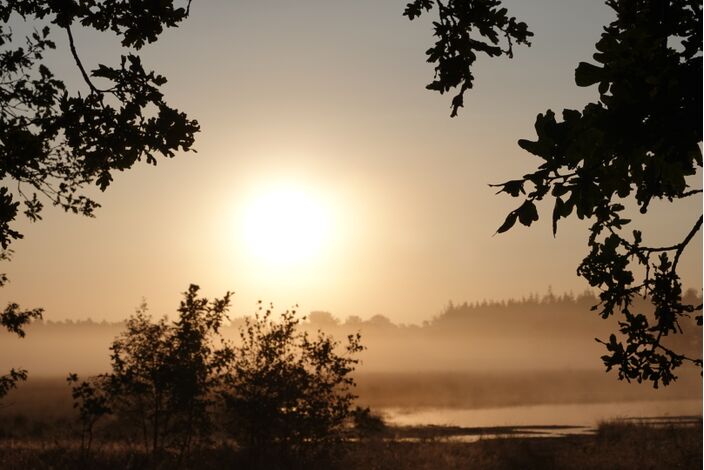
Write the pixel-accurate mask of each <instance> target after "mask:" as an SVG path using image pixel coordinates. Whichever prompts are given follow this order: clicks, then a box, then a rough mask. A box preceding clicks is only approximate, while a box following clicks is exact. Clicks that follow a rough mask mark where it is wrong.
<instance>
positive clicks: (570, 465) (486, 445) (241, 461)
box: [0, 421, 702, 470]
mask: <svg viewBox="0 0 704 470" xmlns="http://www.w3.org/2000/svg"><path fill="white" fill-rule="evenodd" d="M440 434H441V433H438V434H437V435H433V433H432V432H428V433H426V434H425V436H424V438H422V439H415V440H407V441H403V440H398V439H384V438H375V439H362V440H359V441H355V442H347V443H344V444H342V445H341V446H340V449H338V451H337V452H336V455H335V456H334V457H331V458H327V459H316V460H307V461H306V460H303V459H301V460H297V461H288V462H282V461H272V459H271V456H259V458H252V456H249V455H243V453H242V452H240V451H239V450H238V449H237V447H236V446H234V445H230V444H227V443H225V442H222V443H220V444H217V445H213V446H211V447H208V448H206V449H200V450H198V451H196V452H194V453H193V454H192V455H190V456H189V457H188V458H185V459H181V460H180V459H179V458H178V457H177V456H176V455H175V454H165V455H163V456H161V457H160V458H159V459H158V460H156V461H155V460H151V459H150V458H149V457H148V456H146V455H145V454H144V453H142V452H140V451H139V450H138V449H136V448H130V447H129V446H126V445H123V444H117V443H102V444H100V445H98V446H96V448H95V450H94V451H93V452H92V453H91V455H90V456H87V457H86V456H82V455H81V453H80V450H79V448H78V443H77V442H76V441H70V440H51V439H46V438H44V439H36V438H26V439H20V440H18V439H3V440H1V441H0V468H3V469H8V470H15V469H16V470H24V469H47V470H48V469H56V470H58V469H80V468H90V469H93V468H95V469H106V470H110V469H115V470H117V469H138V468H154V469H174V468H183V469H194V470H195V469H199V470H200V469H220V468H233V469H237V468H243V469H246V468H262V469H265V468H266V469H274V470H275V469H277V468H315V469H325V468H330V469H350V470H357V469H358V470H375V469H376V470H385V469H389V470H399V469H409V470H413V469H418V470H436V469H492V470H493V469H497V470H499V469H536V470H538V469H541V470H542V469H544V470H550V469H595V470H596V469H638V470H646V469H696V468H701V466H702V428H701V421H699V423H698V425H693V426H692V425H688V426H682V425H672V424H668V425H664V426H663V425H654V424H652V423H638V422H610V423H605V424H602V425H601V426H600V427H599V428H598V430H597V432H596V433H594V434H589V435H576V436H567V437H558V438H526V437H521V438H515V437H510V436H509V437H500V438H494V439H480V440H478V441H477V442H472V443H466V442H452V441H448V440H446V439H443V438H442V437H441V435H440ZM255 462H256V463H255Z"/></svg>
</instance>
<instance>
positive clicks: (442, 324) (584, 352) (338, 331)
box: [0, 290, 702, 375]
mask: <svg viewBox="0 0 704 470" xmlns="http://www.w3.org/2000/svg"><path fill="white" fill-rule="evenodd" d="M685 298H686V299H685V300H686V301H687V302H690V303H693V304H696V305H698V304H699V303H701V302H702V296H701V293H698V292H696V291H694V290H690V291H688V292H687V293H686V295H685ZM597 302H598V299H597V298H596V297H595V296H594V295H593V294H591V293H589V292H585V293H582V294H579V295H573V294H563V295H554V294H552V293H547V294H545V295H533V296H529V297H525V298H521V299H511V300H505V301H482V302H474V303H467V302H464V303H448V304H447V305H446V306H445V307H444V308H443V310H442V311H441V312H440V313H439V314H437V315H436V316H434V317H433V318H431V319H429V320H427V321H425V322H423V323H422V324H420V325H418V324H405V323H394V322H393V321H391V320H390V319H389V318H387V317H386V316H383V315H374V316H372V317H370V318H367V319H363V318H361V317H360V316H349V317H347V318H346V319H344V320H343V319H339V318H337V317H335V316H334V315H333V314H332V313H329V312H324V311H315V312H310V313H309V314H307V315H306V316H307V319H306V320H305V321H304V322H302V323H301V326H302V328H304V329H306V330H309V331H315V330H318V329H320V330H323V331H325V332H327V333H329V334H332V335H333V336H336V337H339V338H343V337H344V336H346V335H347V334H350V333H356V332H361V334H362V342H363V344H364V345H365V346H366V348H367V349H366V351H364V353H363V354H362V355H361V357H362V360H363V366H362V367H361V370H363V371H365V370H366V371H412V370H424V371H432V370H436V371H453V370H494V369H500V370H520V369H529V370H530V369H551V370H554V369H594V370H598V369H603V366H602V364H601V360H600V356H601V355H602V354H603V353H604V349H603V346H602V345H600V344H598V343H597V342H596V341H595V338H600V339H606V338H608V335H609V334H611V333H612V332H615V331H617V330H618V324H617V322H618V320H619V319H617V318H609V319H606V320H604V319H602V318H601V317H600V316H599V315H598V314H597V313H596V312H593V311H591V307H592V306H593V305H595V304H596V303H597ZM634 309H635V310H638V311H641V312H645V313H647V312H649V311H650V310H652V308H651V306H649V305H648V304H647V302H645V301H643V300H642V299H640V300H637V301H636V303H635V306H634ZM154 313H156V312H154ZM233 317H234V318H233V319H232V320H231V322H230V324H229V325H228V326H225V327H224V328H223V335H224V336H225V337H226V338H228V339H231V340H233V341H237V331H238V328H239V327H240V326H242V325H243V323H244V319H245V317H244V316H237V315H233ZM680 326H681V328H682V330H683V333H684V334H677V335H670V337H669V338H668V339H667V342H668V344H670V345H671V346H673V347H676V348H675V349H676V350H680V351H682V352H685V353H692V352H693V353H695V355H696V356H697V357H698V356H699V355H701V348H702V336H701V331H702V330H701V328H700V327H698V326H696V322H695V320H694V319H693V318H692V319H690V320H686V321H685V322H681V325H680ZM123 328H124V322H106V321H95V320H91V319H88V320H81V321H72V320H64V321H51V320H45V321H41V322H35V323H33V324H32V325H30V326H29V327H28V328H27V338H25V339H22V340H17V339H15V338H9V337H7V338H2V339H1V340H0V366H9V367H12V366H17V365H22V366H23V367H26V368H27V369H29V370H33V371H34V373H40V374H42V375H46V374H49V373H53V371H56V372H57V373H60V374H64V373H65V371H64V370H63V369H64V368H65V366H64V364H66V365H71V367H72V368H73V369H76V362H75V361H76V360H81V361H83V364H85V366H86V370H89V371H95V372H99V371H100V370H102V368H103V365H104V364H105V365H106V364H107V360H108V349H107V348H108V345H109V344H110V342H111V341H112V339H113V338H114V337H115V335H117V334H118V333H119V332H120V331H121V330H122V329H123ZM0 337H2V335H1V334H0ZM47 349H50V350H52V351H60V353H59V354H52V355H47V354H46V353H45V352H46V350H47ZM69 358H71V360H72V361H73V362H69ZM78 370H79V371H80V370H81V368H80V367H79V368H78Z"/></svg>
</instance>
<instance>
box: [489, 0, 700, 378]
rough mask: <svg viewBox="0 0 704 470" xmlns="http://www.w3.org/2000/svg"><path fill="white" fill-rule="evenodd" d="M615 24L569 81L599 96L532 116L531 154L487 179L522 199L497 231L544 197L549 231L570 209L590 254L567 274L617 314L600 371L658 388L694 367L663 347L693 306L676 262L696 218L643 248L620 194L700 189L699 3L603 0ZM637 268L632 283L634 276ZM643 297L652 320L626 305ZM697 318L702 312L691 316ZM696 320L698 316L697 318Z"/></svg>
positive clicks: (526, 221)
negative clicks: (507, 177)
mask: <svg viewBox="0 0 704 470" xmlns="http://www.w3.org/2000/svg"><path fill="white" fill-rule="evenodd" d="M606 3H607V5H609V6H610V7H611V8H612V9H613V10H614V11H615V13H616V19H615V20H614V21H613V22H612V23H611V24H609V25H608V26H607V27H605V28H604V32H603V33H602V35H601V38H600V40H599V41H598V42H597V43H596V50H597V52H596V53H595V54H594V56H593V58H594V61H595V63H586V62H581V63H580V64H579V66H578V67H577V69H576V71H575V82H576V84H577V85H578V86H582V87H587V86H592V85H597V87H598V91H599V100H598V102H595V103H589V104H587V105H586V106H585V107H584V109H583V110H581V111H578V110H573V109H565V110H563V111H562V119H561V120H558V119H557V118H556V116H555V113H554V112H553V111H551V110H548V111H547V112H545V113H544V114H540V115H538V117H537V119H536V122H535V131H536V134H537V139H536V140H520V141H519V142H518V144H519V146H521V147H522V148H523V149H524V150H526V151H528V152H530V153H531V154H533V155H535V156H537V157H538V158H539V159H540V160H541V164H540V165H539V166H538V169H537V170H536V171H534V172H532V173H529V174H527V175H524V176H523V177H522V178H521V179H517V180H511V181H508V182H506V183H502V184H499V185H495V186H497V187H499V188H500V190H499V192H500V193H502V192H503V193H507V194H509V195H510V196H512V197H521V198H523V199H524V201H523V203H522V204H521V206H519V207H518V208H517V209H516V210H514V211H512V212H511V213H510V214H509V215H508V216H507V217H506V220H505V221H504V223H503V224H502V225H501V226H500V227H499V229H498V230H497V232H498V233H502V232H505V231H507V230H509V229H510V228H511V227H512V226H513V225H514V224H515V222H516V221H517V220H518V221H520V222H521V223H522V224H523V225H531V224H532V223H533V222H534V221H536V220H538V212H537V209H536V205H535V203H536V202H537V201H541V200H543V199H552V200H553V201H554V205H553V210H552V230H553V234H556V232H557V225H558V222H559V220H560V219H563V218H567V217H569V216H571V215H572V214H573V213H574V214H576V216H577V217H578V218H579V219H590V220H592V221H593V224H592V226H591V228H590V236H589V242H588V243H589V247H590V252H589V254H588V255H587V256H586V257H585V258H584V260H583V261H582V263H581V264H580V266H579V268H578V270H577V273H578V274H579V275H580V276H582V277H584V278H585V279H586V280H587V281H588V282H589V284H590V285H591V286H593V287H596V288H598V289H599V290H600V303H599V305H597V306H595V308H594V309H595V310H597V311H598V312H599V314H600V315H601V316H602V317H604V318H607V317H609V316H611V315H614V314H621V315H622V318H623V319H622V321H619V331H620V333H621V338H619V337H617V336H616V335H613V336H611V338H610V339H609V341H608V342H605V343H604V344H606V347H607V350H608V351H609V354H608V355H606V356H604V357H603V360H604V363H605V365H606V367H607V370H608V369H611V368H614V367H615V368H617V369H618V371H619V377H620V378H622V379H626V380H631V379H635V380H638V381H642V380H649V381H652V382H653V384H654V386H656V387H657V385H658V384H659V383H663V384H665V385H667V384H668V383H669V382H670V381H672V380H674V379H675V378H676V376H675V375H674V374H673V372H672V371H673V370H674V369H676V368H677V367H679V366H680V365H681V364H682V363H683V361H691V362H694V363H696V364H699V365H701V359H697V358H688V357H685V356H683V355H681V354H678V353H677V352H675V351H672V350H670V349H668V348H666V347H665V346H663V345H662V344H661V341H660V340H661V338H662V337H664V336H667V335H669V334H677V333H681V332H682V331H681V327H680V325H679V323H678V319H679V318H681V317H682V316H689V315H691V314H692V313H693V312H695V311H701V308H702V307H701V305H688V304H686V303H683V301H682V285H681V281H680V277H679V275H678V273H677V266H678V263H679V260H680V257H681V256H682V253H683V252H684V250H685V248H686V247H687V246H688V244H689V242H690V241H691V240H692V239H693V237H694V236H695V234H696V233H697V232H698V231H699V229H700V228H701V224H702V217H701V214H699V216H698V218H697V220H696V221H695V222H694V224H693V226H692V227H691V229H689V231H688V233H686V235H685V236H684V237H683V240H682V241H681V242H679V243H675V244H672V245H671V246H648V245H646V244H645V243H644V241H643V234H642V232H640V231H638V230H632V231H631V232H630V233H626V230H625V227H626V226H627V225H629V224H630V223H631V220H630V218H627V217H624V216H623V213H624V211H625V204H626V201H627V200H633V201H634V202H635V204H636V205H637V207H638V208H639V210H640V212H641V213H643V214H645V213H647V212H648V208H649V205H650V203H651V201H653V200H664V201H668V202H670V203H675V202H677V201H679V200H681V199H683V198H686V197H691V196H693V195H696V194H701V191H702V190H701V188H691V187H690V186H689V183H688V177H691V176H693V175H695V174H696V173H697V171H700V169H701V167H702V153H701V147H700V145H701V142H702V113H701V103H702V87H701V77H702V54H701V53H702V36H701V34H702V33H701V31H702V24H701V18H702V6H701V3H697V2H689V1H674V2H659V1H646V0H610V1H607V2H606ZM641 272H643V273H644V274H643V275H642V278H641V279H637V278H638V277H639V275H640V274H639V273H641ZM637 295H642V296H644V297H647V298H650V300H651V301H652V302H653V303H654V305H655V306H656V308H655V313H654V317H653V318H650V319H648V318H647V317H646V316H645V315H644V314H642V313H636V312H631V305H632V300H633V298H634V296H637ZM699 318H701V317H699ZM700 323H701V322H700Z"/></svg>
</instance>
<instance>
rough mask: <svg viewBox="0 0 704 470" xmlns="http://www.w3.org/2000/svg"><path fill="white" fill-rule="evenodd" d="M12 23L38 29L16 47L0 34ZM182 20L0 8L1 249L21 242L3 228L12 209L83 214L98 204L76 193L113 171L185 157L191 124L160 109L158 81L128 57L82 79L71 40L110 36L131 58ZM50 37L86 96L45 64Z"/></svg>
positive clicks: (175, 14) (115, 5)
mask: <svg viewBox="0 0 704 470" xmlns="http://www.w3.org/2000/svg"><path fill="white" fill-rule="evenodd" d="M189 4H190V2H189ZM15 15H16V16H19V17H21V18H23V19H25V20H34V21H38V22H43V23H45V24H46V26H44V27H43V28H42V29H41V31H34V32H33V33H32V34H30V35H28V36H27V37H26V38H25V41H24V45H19V44H18V41H16V40H15V39H14V38H13V33H12V30H11V29H10V27H9V22H10V20H11V18H12V17H13V16H15ZM187 15H188V6H187V5H186V6H185V7H177V6H175V5H174V2H173V1H156V2H155V1H151V0H140V1H126V0H123V1H120V0H118V1H110V2H103V1H95V0H81V1H49V2H43V1H38V0H15V1H10V2H3V4H2V5H0V162H1V163H0V179H3V181H5V182H6V185H7V186H3V187H0V244H1V245H2V247H3V248H7V246H8V245H9V244H10V243H11V242H12V240H14V239H17V238H21V236H22V235H21V234H20V233H19V232H17V231H16V230H14V229H12V227H11V223H12V222H13V221H14V220H15V218H16V217H17V214H18V211H19V206H20V204H21V203H22V204H23V205H24V214H25V215H26V216H27V217H28V218H29V219H30V220H32V221H36V220H39V219H41V215H40V214H41V211H42V209H43V206H44V203H43V202H42V200H45V201H47V200H48V201H49V202H50V203H51V204H53V205H55V206H59V207H61V208H62V209H64V210H65V211H68V212H73V213H78V214H83V215H87V216H92V215H93V213H94V211H95V209H96V208H97V207H99V205H98V203H97V202H95V201H94V200H92V199H91V198H90V197H88V196H87V195H86V194H85V189H86V188H87V187H88V186H90V185H93V184H95V185H97V186H98V187H99V188H100V189H101V190H105V189H106V188H107V187H108V186H109V185H110V183H111V182H112V179H113V174H114V172H115V171H124V170H128V169H129V168H131V167H132V166H133V165H134V164H135V163H136V162H138V161H142V160H145V161H146V162H147V163H150V164H156V162H157V160H156V157H157V155H163V156H165V157H173V156H174V154H175V152H176V151H178V150H183V151H188V150H191V148H192V145H193V142H194V135H195V133H197V132H198V130H199V126H198V123H197V122H196V121H194V120H191V119H189V118H188V117H187V116H186V114H185V113H183V112H180V111H178V110H177V109H175V108H172V107H171V106H169V105H168V104H167V103H166V101H165V100H164V97H163V94H162V93H161V91H160V88H161V87H162V86H163V85H164V84H165V83H166V78H165V77H163V76H161V75H158V74H156V73H155V72H152V71H147V70H146V69H145V68H144V66H143V64H142V61H141V59H140V57H139V55H137V54H136V53H133V52H128V53H127V54H124V55H122V56H121V59H120V61H119V63H118V65H117V66H109V65H105V64H99V65H98V66H97V67H96V68H94V69H92V70H90V71H89V70H87V69H86V67H85V66H84V65H83V63H82V61H81V59H80V56H79V53H78V50H77V46H76V43H75V40H74V36H73V33H72V28H73V27H75V26H79V27H84V28H91V29H95V30H98V31H105V30H108V29H109V30H111V31H113V32H114V33H116V34H117V35H118V36H120V37H121V43H122V45H123V46H124V47H129V48H134V49H135V50H138V49H140V48H141V47H142V46H144V45H145V44H146V43H150V42H154V41H156V40H157V38H158V36H159V35H160V34H161V33H162V32H163V30H164V28H166V27H173V26H176V25H177V24H178V23H180V22H181V21H182V20H183V19H185V18H186V16H187ZM57 32H62V33H63V34H66V35H67V36H68V39H69V48H70V52H71V54H72V56H73V59H74V61H75V63H76V66H77V68H78V69H79V71H80V73H81V76H82V78H83V80H84V82H85V85H86V86H87V90H88V91H87V93H83V94H82V93H80V92H79V93H70V92H69V91H68V88H67V87H66V85H65V83H64V81H63V80H61V79H60V78H58V77H56V76H55V75H54V73H53V72H52V71H51V70H50V69H49V67H48V66H47V65H46V63H45V56H46V54H47V53H48V52H50V51H51V50H53V49H55V48H56V44H55V42H54V40H53V39H52V38H53V35H54V34H56V33H57ZM103 84H104V85H105V86H99V85H103ZM11 186H12V187H11ZM26 188H29V189H26ZM16 198H17V200H16Z"/></svg>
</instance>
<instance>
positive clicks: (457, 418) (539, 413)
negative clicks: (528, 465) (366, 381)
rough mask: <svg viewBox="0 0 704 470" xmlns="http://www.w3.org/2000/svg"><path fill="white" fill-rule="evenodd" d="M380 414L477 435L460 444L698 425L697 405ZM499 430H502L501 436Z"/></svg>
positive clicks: (568, 406) (388, 411) (668, 402)
mask: <svg viewBox="0 0 704 470" xmlns="http://www.w3.org/2000/svg"><path fill="white" fill-rule="evenodd" d="M382 412H383V415H384V418H385V419H386V421H387V422H388V423H389V424H391V425H394V426H438V427H442V426H444V427H449V426H452V427H460V428H476V431H477V432H467V433H463V434H466V435H463V436H462V440H474V439H475V438H478V436H480V435H481V436H482V437H495V436H497V435H504V434H506V435H509V434H510V435H512V436H523V435H530V436H533V437H552V436H563V435H567V434H582V433H590V432H593V431H594V430H595V429H596V427H597V426H598V424H599V423H600V422H603V421H613V420H624V419H625V420H629V419H630V420H633V419H637V420H647V421H649V422H651V423H655V424H658V423H659V424H665V423H672V422H678V423H684V424H698V425H701V415H702V401H701V400H661V401H633V402H617V403H579V404H559V405H557V404H553V405H550V404H545V405H532V406H511V407H501V408H480V409H461V408H415V409H412V408H386V409H384V410H382ZM501 429H505V430H506V432H505V433H503V432H500V430H501ZM484 430H485V431H486V432H483V431H484ZM467 431H469V430H467Z"/></svg>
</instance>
